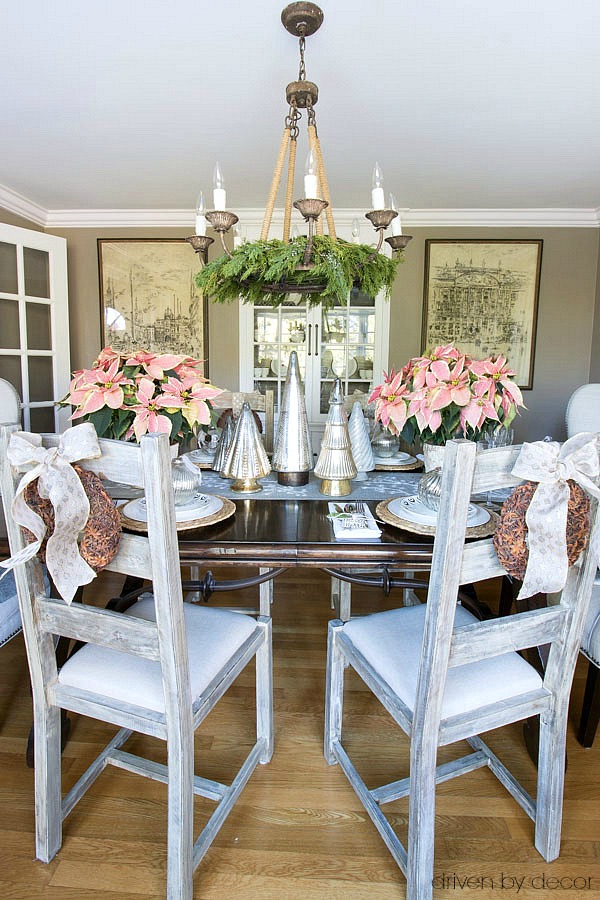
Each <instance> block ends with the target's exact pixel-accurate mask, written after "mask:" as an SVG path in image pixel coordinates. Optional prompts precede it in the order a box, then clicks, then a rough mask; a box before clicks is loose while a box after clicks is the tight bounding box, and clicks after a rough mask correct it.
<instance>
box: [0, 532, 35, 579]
mask: <svg viewBox="0 0 600 900" xmlns="http://www.w3.org/2000/svg"><path fill="white" fill-rule="evenodd" d="M40 545H41V541H34V542H33V544H27V546H26V547H23V548H22V549H21V550H19V551H18V552H17V553H15V555H14V556H11V557H10V559H3V560H2V562H0V567H2V568H3V569H6V572H3V573H2V575H0V581H2V579H3V578H4V576H5V575H8V573H9V572H10V571H11V570H12V569H16V568H17V566H20V565H21V563H25V562H27V561H28V560H30V559H33V557H34V556H35V554H36V553H37V552H38V550H39V549H40Z"/></svg>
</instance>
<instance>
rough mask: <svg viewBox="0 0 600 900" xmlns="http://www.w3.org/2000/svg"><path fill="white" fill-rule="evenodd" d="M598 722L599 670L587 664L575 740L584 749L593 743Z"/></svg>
mask: <svg viewBox="0 0 600 900" xmlns="http://www.w3.org/2000/svg"><path fill="white" fill-rule="evenodd" d="M599 722H600V669H599V668H598V666H595V665H594V663H592V662H591V663H589V668H588V673H587V679H586V682H585V693H584V695H583V706H582V708H581V721H580V723H579V732H578V734H577V740H578V741H579V743H580V744H583V746H584V747H591V746H592V744H593V743H594V737H595V736H596V730H597V728H598V723H599Z"/></svg>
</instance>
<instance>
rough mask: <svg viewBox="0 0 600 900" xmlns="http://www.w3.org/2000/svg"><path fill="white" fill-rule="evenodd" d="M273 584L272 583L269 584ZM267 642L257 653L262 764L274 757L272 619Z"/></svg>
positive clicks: (257, 717)
mask: <svg viewBox="0 0 600 900" xmlns="http://www.w3.org/2000/svg"><path fill="white" fill-rule="evenodd" d="M269 583H270V584H272V582H269ZM264 627H265V641H264V643H263V644H262V646H261V647H259V649H258V650H257V652H256V737H257V739H258V740H260V739H261V738H262V739H263V740H264V741H265V749H264V751H263V752H262V753H261V755H260V762H261V763H268V762H270V760H271V757H272V756H273V649H272V626H271V619H269V620H268V621H267V622H265V623H264Z"/></svg>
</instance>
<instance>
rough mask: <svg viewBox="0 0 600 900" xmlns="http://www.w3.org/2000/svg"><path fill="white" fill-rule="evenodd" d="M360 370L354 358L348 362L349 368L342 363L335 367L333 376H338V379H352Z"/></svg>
mask: <svg viewBox="0 0 600 900" xmlns="http://www.w3.org/2000/svg"><path fill="white" fill-rule="evenodd" d="M357 369H358V363H357V362H356V360H355V359H354V357H353V356H351V357H350V359H349V360H348V366H345V365H344V363H341V364H340V365H339V366H334V367H333V374H334V375H337V377H338V378H346V377H348V378H352V376H353V375H354V374H355V372H356V370H357Z"/></svg>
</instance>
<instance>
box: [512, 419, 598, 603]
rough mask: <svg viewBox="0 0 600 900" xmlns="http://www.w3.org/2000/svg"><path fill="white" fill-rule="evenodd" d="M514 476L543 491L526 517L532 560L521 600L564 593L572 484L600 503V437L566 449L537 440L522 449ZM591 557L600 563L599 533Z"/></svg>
mask: <svg viewBox="0 0 600 900" xmlns="http://www.w3.org/2000/svg"><path fill="white" fill-rule="evenodd" d="M512 471H513V475H516V476H517V477H519V478H525V479H527V480H528V481H537V482H538V486H537V488H536V491H535V494H534V495H533V497H532V500H531V503H530V504H529V507H528V509H527V513H526V515H525V521H526V523H527V543H528V547H529V558H528V562H527V570H526V572H525V578H524V580H523V585H522V587H521V590H520V592H519V598H522V597H531V596H533V594H537V593H546V594H551V593H554V592H555V591H560V590H562V588H563V587H564V585H565V582H566V580H567V572H568V568H569V563H568V559H567V537H566V529H567V511H568V503H569V495H570V491H569V485H568V484H567V481H568V480H569V479H572V480H573V481H576V482H577V484H579V485H580V486H581V487H582V488H583V489H584V490H585V491H586V492H587V493H588V494H591V495H593V496H594V497H597V498H598V499H600V490H599V489H598V487H597V485H596V484H595V483H594V481H593V480H592V479H595V478H597V477H598V475H599V474H600V437H599V436H598V435H596V434H591V433H588V432H581V433H580V434H576V435H574V437H572V438H569V440H568V441H565V443H564V444H559V443H556V442H554V441H551V442H546V441H536V442H535V443H532V444H523V448H522V450H521V452H520V454H519V457H518V459H517V461H516V463H515V465H514V467H513V470H512ZM590 540H591V541H592V553H593V554H594V558H595V559H597V560H598V559H600V532H599V530H598V528H596V530H595V532H594V534H593V535H592V536H591V537H590Z"/></svg>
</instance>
